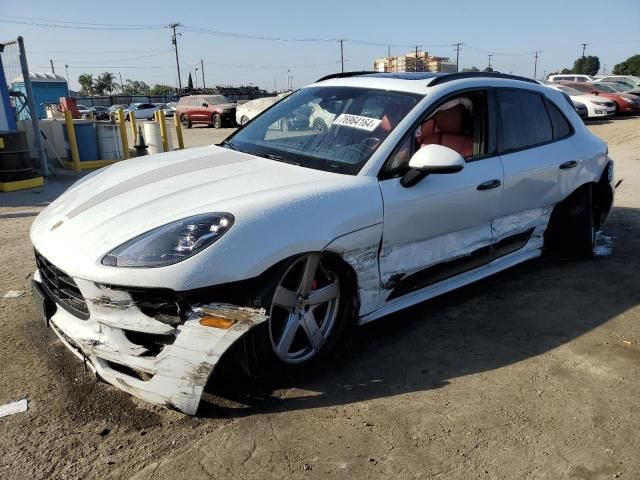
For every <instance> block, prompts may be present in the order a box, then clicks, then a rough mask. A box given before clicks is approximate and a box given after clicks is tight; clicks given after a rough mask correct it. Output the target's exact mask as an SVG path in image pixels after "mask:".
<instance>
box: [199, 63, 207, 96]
mask: <svg viewBox="0 0 640 480" xmlns="http://www.w3.org/2000/svg"><path fill="white" fill-rule="evenodd" d="M200 71H201V72H202V90H204V89H205V88H207V87H206V86H205V84H204V62H203V61H202V59H200Z"/></svg>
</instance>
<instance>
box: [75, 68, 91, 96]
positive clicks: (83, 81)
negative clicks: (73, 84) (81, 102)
mask: <svg viewBox="0 0 640 480" xmlns="http://www.w3.org/2000/svg"><path fill="white" fill-rule="evenodd" d="M78 83H79V84H80V92H81V93H82V94H83V95H93V93H94V92H95V89H94V85H93V75H92V74H90V73H83V74H82V75H80V76H79V77H78Z"/></svg>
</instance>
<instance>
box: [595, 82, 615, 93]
mask: <svg viewBox="0 0 640 480" xmlns="http://www.w3.org/2000/svg"><path fill="white" fill-rule="evenodd" d="M593 88H595V89H596V90H600V91H601V92H607V93H616V92H617V90H616V89H615V88H613V87H611V86H609V85H603V84H601V83H594V84H593Z"/></svg>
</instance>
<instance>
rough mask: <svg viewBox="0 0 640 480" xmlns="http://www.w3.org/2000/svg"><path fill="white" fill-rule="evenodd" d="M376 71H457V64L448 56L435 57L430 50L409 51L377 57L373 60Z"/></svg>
mask: <svg viewBox="0 0 640 480" xmlns="http://www.w3.org/2000/svg"><path fill="white" fill-rule="evenodd" d="M373 70H374V71H376V72H447V73H451V72H455V71H456V66H455V64H454V63H451V62H450V61H449V58H447V57H434V56H431V55H429V54H428V52H418V55H417V57H416V53H415V52H409V53H407V54H405V55H400V56H397V57H385V58H376V59H375V60H374V61H373Z"/></svg>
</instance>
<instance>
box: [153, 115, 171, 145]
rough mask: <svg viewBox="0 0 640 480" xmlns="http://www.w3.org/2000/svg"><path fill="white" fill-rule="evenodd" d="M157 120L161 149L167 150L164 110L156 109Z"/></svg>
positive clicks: (167, 141) (167, 140)
mask: <svg viewBox="0 0 640 480" xmlns="http://www.w3.org/2000/svg"><path fill="white" fill-rule="evenodd" d="M156 113H157V114H158V121H159V122H160V137H161V138H162V150H163V151H165V152H168V151H169V139H168V138H167V122H165V121H164V111H162V110H158V111H157V112H156Z"/></svg>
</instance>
